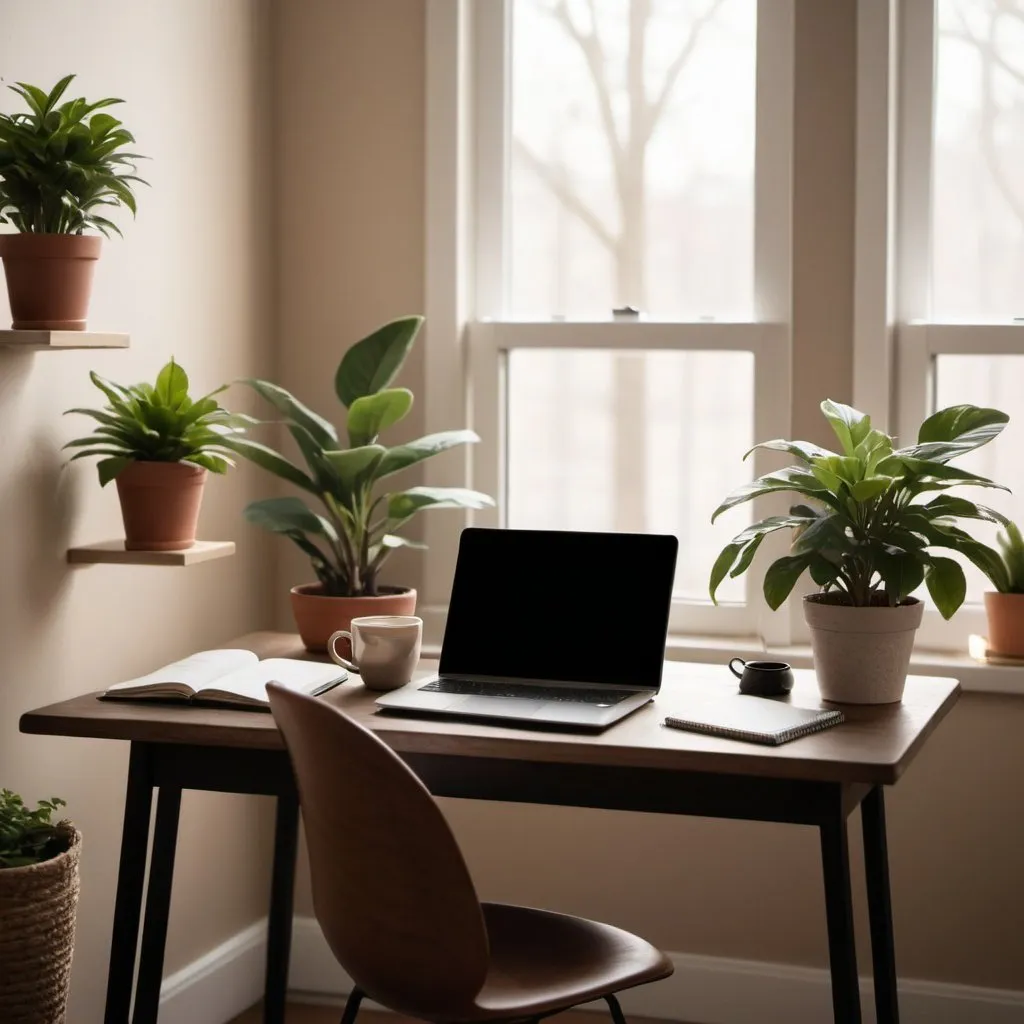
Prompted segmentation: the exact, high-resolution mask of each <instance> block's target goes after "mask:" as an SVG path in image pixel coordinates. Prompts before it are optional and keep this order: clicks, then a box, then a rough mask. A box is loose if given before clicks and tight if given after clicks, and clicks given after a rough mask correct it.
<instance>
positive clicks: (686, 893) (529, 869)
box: [275, 0, 1024, 988]
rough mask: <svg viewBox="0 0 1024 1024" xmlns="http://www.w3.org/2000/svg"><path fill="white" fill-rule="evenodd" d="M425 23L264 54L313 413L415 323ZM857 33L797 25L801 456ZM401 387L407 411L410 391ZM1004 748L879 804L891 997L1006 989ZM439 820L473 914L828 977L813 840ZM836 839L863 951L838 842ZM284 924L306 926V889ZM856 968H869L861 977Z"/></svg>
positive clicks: (1021, 781)
mask: <svg viewBox="0 0 1024 1024" xmlns="http://www.w3.org/2000/svg"><path fill="white" fill-rule="evenodd" d="M423 6H424V5H423V4H422V3H421V2H420V0H383V2H378V3H376V4H373V5H370V4H365V3H361V2H357V0H347V2H340V3H339V2H332V3H328V2H327V0H323V2H314V0H305V2H299V3H293V4H290V5H289V7H288V16H287V18H285V19H280V20H279V23H278V26H277V31H276V33H275V39H276V41H277V46H278V50H277V55H278V59H279V61H280V65H279V66H280V69H281V70H282V71H283V72H284V73H283V75H282V77H281V81H280V90H279V98H280V101H281V103H282V104H283V108H284V109H286V110H287V111H288V117H287V119H286V123H285V124H284V126H283V130H284V133H285V135H284V138H285V140H286V145H285V146H284V147H283V150H284V152H285V153H287V154H288V159H287V161H286V163H285V164H284V166H283V168H282V176H281V185H282V191H281V202H282V209H283V210H285V211H286V212H287V215H286V216H285V218H284V221H283V223H282V234H281V240H280V241H281V252H282V255H283V261H282V267H283V269H282V276H281V281H282V295H281V300H282V311H283V313H284V317H283V321H282V327H283V330H282V340H283V343H284V344H285V345H286V346H287V352H288V357H289V358H288V366H287V370H286V372H287V373H288V374H289V375H290V379H291V383H292V385H293V386H294V387H296V388H297V389H299V388H301V389H303V390H304V392H305V393H308V394H309V395H310V397H311V398H317V400H319V398H320V396H324V397H325V398H326V397H327V393H328V384H327V381H326V380H325V374H326V373H327V371H328V370H329V369H330V368H332V367H333V365H334V363H335V361H336V357H337V342H336V341H335V339H337V338H341V339H346V338H349V337H354V336H355V335H356V334H357V333H358V332H359V331H362V330H364V329H365V328H366V327H368V326H370V325H372V324H373V323H375V322H376V321H377V320H379V319H381V318H383V317H385V316H389V315H392V314H393V313H395V312H399V311H402V310H405V309H410V308H413V309H415V308H418V306H419V305H420V304H422V279H423V271H424V262H423V248H422V243H423V235H422V225H423V219H424V213H425V211H424V208H423V163H422V135H423V100H422V95H423V71H424V67H423V47H424V20H423ZM854 14H855V5H854V3H853V0H832V2H830V3H829V4H824V3H821V2H820V0H798V4H797V46H798V63H797V69H796V82H797V87H798V96H797V104H796V111H795V113H796V122H795V125H796V127H795V131H796V152H797V164H796V174H795V208H796V224H795V227H794V239H793V241H794V260H795V263H794V336H795V352H794V363H795V368H794V371H793V384H794V390H795V393H796V394H797V402H796V408H795V410H794V429H795V431H796V432H797V433H798V434H799V435H800V436H810V437H816V436H819V435H820V429H819V425H818V421H819V419H820V414H819V413H818V411H817V403H818V402H819V401H820V400H821V398H823V397H826V392H827V394H828V395H829V396H831V397H833V398H836V399H838V400H847V401H848V400H849V399H850V391H851V353H850V345H851V338H852V323H851V321H852V267H853V212H854V195H853V171H852V154H853V141H854V139H853V125H854V121H853V113H854V109H853V103H854V68H855V52H854V46H855V43H854V39H855V33H854V27H855V19H854ZM325 125H328V126H329V128H325ZM293 147H294V148H293ZM293 157H294V159H293ZM328 180H330V181H331V182H332V183H333V184H334V185H335V186H336V189H335V194H336V196H337V203H336V205H335V206H333V207H331V208H330V209H327V210H324V211H321V216H319V217H318V218H316V220H315V222H314V221H312V220H310V219H309V218H307V217H305V216H303V215H302V211H303V209H304V208H305V197H306V195H308V194H310V189H311V188H314V189H315V187H316V185H317V184H318V183H323V182H326V181H328ZM304 253H305V254H307V255H308V257H309V258H308V259H305V260H303V259H301V257H302V255H303V254H304ZM408 376H409V380H410V381H411V382H412V385H411V386H413V388H414V389H417V390H418V391H419V392H422V388H423V381H422V376H421V370H420V368H419V367H418V366H417V367H413V368H412V372H411V373H410V374H409V375H408ZM406 578H410V577H406ZM1022 729H1024V701H1021V700H1019V699H1014V698H997V697H985V696H980V695H974V696H967V697H965V698H963V700H962V701H961V702H960V704H959V706H958V707H957V708H956V709H955V711H954V712H953V714H952V716H951V717H950V719H949V720H948V721H947V722H946V723H945V724H944V725H943V726H942V727H941V728H940V729H939V731H938V733H937V734H936V735H935V737H934V739H933V740H932V741H931V742H930V743H929V745H928V747H927V748H926V749H925V751H924V752H923V754H922V755H921V757H920V759H919V762H918V763H917V764H915V765H914V766H913V768H912V769H911V771H910V773H909V775H908V776H907V778H906V779H905V780H904V781H903V782H902V783H901V784H900V785H899V786H897V787H896V788H895V790H893V791H892V792H891V794H890V796H889V804H888V807H889V823H890V845H891V858H892V876H893V887H894V896H893V900H894V908H895V910H894V913H895V923H896V933H897V941H898V952H899V966H900V971H901V973H902V974H904V975H906V976H910V977H916V978H930V979H941V980H945V981H951V982H961V983H965V984H976V985H991V986H996V987H1000V986H1001V987H1008V988H1020V987H1022V986H1024V976H1022V968H1021V963H1022V954H1024V948H1022V942H1021V939H1020V934H1019V925H1020V912H1021V902H1020V896H1019V893H1020V882H1019V868H1020V864H1019V852H1020V850H1021V849H1022V848H1024V824H1022V823H1021V821H1020V816H1019V815H1018V814H1016V813H1015V810H1014V809H1015V808H1019V807H1020V806H1022V804H1024V750H1022V748H1021V744H1020V741H1019V737H1020V735H1021V731H1022ZM446 810H447V813H448V815H449V818H450V820H451V822H452V823H453V825H454V827H455V829H456V832H457V834H458V837H459V839H460V841H461V842H462V844H463V846H464V848H465V850H466V853H467V856H468V858H469V860H470V863H471V866H472V869H473V871H474V874H475V877H476V879H477V881H478V883H479V887H480V891H481V895H483V896H484V897H486V898H490V899H503V900H509V901H515V902H524V903H531V904H535V905H542V906H547V907H551V908H553V909H560V910H566V911H573V912H577V913H581V914H590V915H594V916H596V917H601V918H607V919H608V920H610V921H614V922H616V923H619V924H622V925H625V926H627V927H631V928H634V929H636V930H637V931H640V932H642V933H644V934H646V935H648V936H649V937H650V938H651V939H652V940H654V941H656V942H658V943H660V944H661V945H662V946H664V947H666V948H668V949H671V950H677V951H687V952H692V953H700V954H707V955H714V956H724V957H739V958H749V959H766V960H773V961H780V962H789V963H795V964H810V965H824V964H825V962H826V936H825V923H824V905H823V896H822V884H821V874H820V861H819V855H818V843H817V837H816V835H815V834H814V832H813V831H812V830H810V829H800V828H795V827H791V826H781V825H765V824H749V823H743V822H729V821H710V820H704V819H676V818H670V817H658V816H653V815H627V814H618V813H611V812H603V811H585V810H572V809H565V808H550V807H531V806H525V805H515V804H508V805H501V804H486V803H477V802H471V801H463V802H459V801H450V802H447V803H446ZM852 840H853V842H854V843H855V844H857V847H858V848H856V849H855V851H854V854H855V865H856V870H857V872H858V875H857V878H856V879H855V887H856V890H857V899H858V910H859V913H860V917H861V919H860V921H859V930H860V935H861V937H862V938H864V937H866V922H865V921H864V914H863V904H864V901H863V897H862V891H863V887H862V874H861V872H860V856H859V829H857V827H856V819H854V832H853V835H852ZM611 879H616V881H615V882H612V881H610V880H611ZM299 911H300V912H301V913H310V904H309V898H308V893H307V892H306V890H305V885H303V886H302V887H301V889H300V895H299ZM869 962H870V961H869V960H868V958H867V950H866V948H865V949H864V950H863V952H862V966H863V967H864V968H866V967H867V966H868V964H869Z"/></svg>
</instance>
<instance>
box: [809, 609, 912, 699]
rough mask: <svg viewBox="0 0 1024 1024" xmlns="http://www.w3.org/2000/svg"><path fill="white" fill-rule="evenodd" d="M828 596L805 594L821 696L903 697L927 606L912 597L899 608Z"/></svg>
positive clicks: (815, 668)
mask: <svg viewBox="0 0 1024 1024" xmlns="http://www.w3.org/2000/svg"><path fill="white" fill-rule="evenodd" d="M823 596H824V595H821V594H812V595H811V596H809V597H805V598H804V617H805V618H806V619H807V625H808V626H810V627H811V649H812V651H813V652H814V671H815V674H816V675H817V677H818V689H819V690H820V691H821V696H822V697H823V698H824V699H825V700H830V701H835V702H837V703H840V704H895V703H896V702H897V701H900V700H902V699H903V686H904V684H905V683H906V681H907V670H908V669H909V668H910V653H911V651H912V650H913V648H914V635H915V634H916V632H917V627H918V626H920V625H921V616H922V615H923V613H924V605H923V604H922V603H921V602H920V601H918V600H917V598H913V597H912V598H909V599H908V601H907V603H906V604H902V605H900V606H899V607H898V608H886V607H877V608H852V607H850V606H849V605H841V604H828V603H825V602H824V601H822V600H821V598H822V597H823Z"/></svg>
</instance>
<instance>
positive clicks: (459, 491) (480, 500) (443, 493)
mask: <svg viewBox="0 0 1024 1024" xmlns="http://www.w3.org/2000/svg"><path fill="white" fill-rule="evenodd" d="M387 500H388V518H389V519H395V520H404V519H408V518H409V516H411V515H413V514H414V513H415V512H418V511H419V510H420V509H423V508H431V507H432V508H473V509H480V508H488V507H489V506H492V505H493V504H494V499H493V498H490V497H488V496H487V495H486V494H481V493H480V491H471V490H468V489H466V488H464V487H410V488H409V490H407V491H400V492H399V493H397V494H389V495H388V499H387Z"/></svg>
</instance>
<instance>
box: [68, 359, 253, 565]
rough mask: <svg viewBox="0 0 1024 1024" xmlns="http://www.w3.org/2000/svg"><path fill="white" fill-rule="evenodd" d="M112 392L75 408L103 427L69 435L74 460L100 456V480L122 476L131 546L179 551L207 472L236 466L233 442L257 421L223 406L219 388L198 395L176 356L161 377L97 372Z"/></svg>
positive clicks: (189, 541)
mask: <svg viewBox="0 0 1024 1024" xmlns="http://www.w3.org/2000/svg"><path fill="white" fill-rule="evenodd" d="M89 376H90V378H91V379H92V382H93V384H95V385H96V387H97V388H99V389H100V391H102V392H103V394H104V395H106V397H107V402H108V404H107V405H105V406H104V407H103V408H102V409H78V408H76V409H68V410H67V412H69V413H81V414H82V415H84V416H91V417H92V418H93V419H94V420H96V421H97V423H98V426H97V427H96V428H95V429H94V430H93V432H92V433H91V434H89V435H88V436H87V437H81V438H77V439H76V440H74V441H69V442H68V443H67V444H66V445H65V446H64V447H65V448H77V449H79V450H78V451H76V452H75V454H74V455H72V456H71V459H70V460H69V461H70V462H74V461H75V460H76V459H82V458H86V457H91V456H95V457H97V458H99V460H100V461H99V463H98V464H97V466H96V469H97V471H98V473H99V478H100V486H101V487H105V486H106V485H107V484H108V483H110V481H111V480H114V481H116V482H117V494H118V498H119V499H120V501H121V515H122V518H123V519H124V532H125V548H126V549H127V550H129V551H178V550H180V549H182V548H187V547H191V546H192V545H193V544H194V543H195V539H196V521H197V520H198V518H199V506H200V504H201V502H202V499H203V485H204V484H205V483H206V471H207V470H211V471H212V472H214V473H226V472H227V470H228V467H229V466H233V465H234V461H233V460H232V458H231V456H232V451H231V449H230V447H229V445H228V442H229V441H230V440H233V439H235V438H237V437H238V436H239V435H240V434H242V433H243V432H244V430H245V426H246V424H248V423H254V422H256V421H255V420H253V419H252V417H249V416H243V415H240V414H237V413H230V412H228V411H227V410H226V409H223V408H221V406H220V405H219V403H218V402H217V400H216V399H215V398H214V395H217V394H219V393H220V392H221V391H223V390H224V388H225V387H227V385H224V386H222V387H219V388H217V389H216V390H215V391H211V392H210V394H208V395H204V396H203V397H202V398H198V399H196V400H194V401H193V400H192V399H191V398H190V397H189V394H188V388H189V381H188V375H187V374H186V373H185V371H184V370H183V369H182V368H181V367H180V366H179V365H178V364H177V363H176V362H175V361H174V360H173V359H172V360H171V361H170V362H169V363H168V364H167V365H166V366H165V367H164V368H163V369H162V370H161V371H160V373H159V374H158V375H157V378H156V383H155V384H134V385H132V386H130V387H124V386H123V385H121V384H115V383H114V382H113V381H109V380H104V379H103V378H102V377H100V375H99V374H97V373H90V374H89Z"/></svg>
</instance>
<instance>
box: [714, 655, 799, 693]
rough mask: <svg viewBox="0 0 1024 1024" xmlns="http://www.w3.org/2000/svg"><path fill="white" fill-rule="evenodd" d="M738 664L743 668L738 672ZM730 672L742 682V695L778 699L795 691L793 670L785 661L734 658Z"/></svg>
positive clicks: (730, 664) (730, 663)
mask: <svg viewBox="0 0 1024 1024" xmlns="http://www.w3.org/2000/svg"><path fill="white" fill-rule="evenodd" d="M736 662H739V663H740V664H741V665H742V666H743V671H742V672H738V671H737V670H736V668H735V664H736ZM729 671H730V672H731V673H732V674H733V675H734V676H735V677H736V678H737V679H738V680H739V681H740V693H746V694H750V695H752V696H756V697H778V696H779V695H780V694H783V693H789V691H790V690H792V689H793V670H792V669H791V668H790V667H789V665H787V664H786V662H784V661H744V660H743V659H742V658H733V659H732V661H730V662H729Z"/></svg>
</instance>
